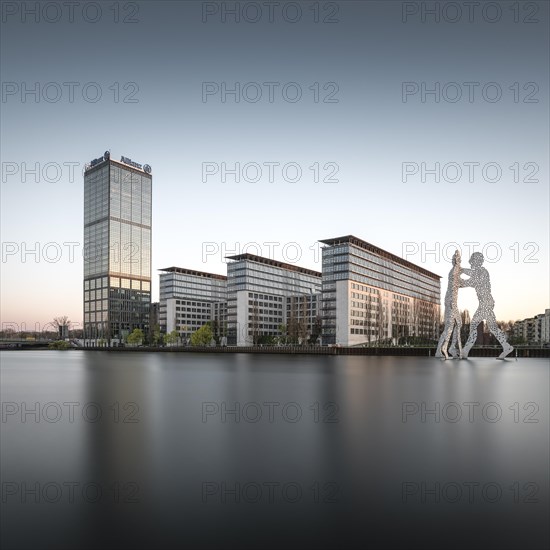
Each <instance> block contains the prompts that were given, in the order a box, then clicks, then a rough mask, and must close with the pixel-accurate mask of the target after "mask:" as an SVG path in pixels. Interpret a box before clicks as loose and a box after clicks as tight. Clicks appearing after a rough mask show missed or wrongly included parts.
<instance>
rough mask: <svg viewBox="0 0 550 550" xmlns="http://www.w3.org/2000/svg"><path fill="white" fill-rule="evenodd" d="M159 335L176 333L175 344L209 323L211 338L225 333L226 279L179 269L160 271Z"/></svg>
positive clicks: (169, 268) (172, 268)
mask: <svg viewBox="0 0 550 550" xmlns="http://www.w3.org/2000/svg"><path fill="white" fill-rule="evenodd" d="M160 271H162V273H161V275H160V296H159V298H160V310H159V323H160V329H161V332H163V333H165V334H168V333H170V332H172V331H174V330H176V331H177V332H178V335H179V338H180V340H179V343H187V342H188V340H189V338H190V337H191V334H193V332H195V331H197V330H198V329H199V328H200V327H202V326H203V325H204V324H206V323H207V322H210V324H211V326H212V331H213V333H214V336H215V337H217V338H222V337H224V336H226V334H227V277H226V276H225V275H217V274H215V273H206V272H204V271H197V270H194V269H186V268H183V267H167V268H165V269H161V270H160Z"/></svg>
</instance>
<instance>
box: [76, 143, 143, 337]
mask: <svg viewBox="0 0 550 550" xmlns="http://www.w3.org/2000/svg"><path fill="white" fill-rule="evenodd" d="M151 190H152V176H151V167H150V166H149V165H147V164H145V165H141V164H138V163H137V162H134V161H132V160H131V159H129V158H127V157H121V159H120V161H117V160H114V159H112V158H111V155H110V153H109V152H108V151H107V152H106V153H105V154H104V155H103V156H102V157H99V158H97V159H95V160H93V161H91V162H90V163H89V164H87V165H86V168H85V172H84V289H83V290H84V339H85V341H86V344H87V345H93V344H97V343H98V341H100V340H103V341H105V342H106V343H110V344H116V343H119V342H122V341H124V339H125V337H126V336H128V334H129V333H130V332H132V330H133V329H135V328H140V329H141V330H143V332H144V334H147V333H148V329H149V306H150V303H151V194H152V193H151Z"/></svg>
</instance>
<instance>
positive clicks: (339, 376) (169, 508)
mask: <svg viewBox="0 0 550 550" xmlns="http://www.w3.org/2000/svg"><path fill="white" fill-rule="evenodd" d="M548 382H549V376H548V363H547V361H545V360H536V359H531V360H527V359H524V360H520V361H517V362H516V361H496V360H492V359H470V360H468V361H454V362H451V361H448V362H439V361H437V360H435V359H431V358H420V357H418V358H406V357H313V356H304V357H300V356H269V355H207V354H176V353H162V354H154V353H153V354H146V353H116V354H114V353H113V354H109V353H106V352H65V353H64V352H32V351H29V352H26V351H25V352H2V403H3V405H5V404H6V403H15V404H19V407H20V408H22V407H23V405H24V406H26V407H27V408H31V405H30V404H35V403H39V404H40V410H41V411H43V410H44V405H45V404H48V403H59V404H61V405H62V411H63V413H64V414H63V416H62V417H61V418H60V419H59V421H57V422H49V421H47V420H44V419H43V418H42V416H41V414H42V412H41V413H40V415H39V421H35V420H36V418H35V417H34V416H32V414H30V415H29V414H27V416H26V417H25V420H26V422H22V418H21V414H20V413H14V414H9V415H8V416H6V417H4V418H3V422H2V436H1V438H2V441H1V442H2V446H1V458H2V481H3V485H2V489H3V507H2V508H3V509H2V529H1V531H2V543H3V548H29V547H34V548H97V547H106V548H126V547H132V548H142V547H150V546H153V545H155V546H157V547H162V548H172V547H174V548H180V547H182V546H185V545H187V546H189V547H193V548H196V547H204V548H220V547H226V548H234V547H238V548H258V547H262V548H280V547H282V546H287V547H293V548H295V547H300V548H310V547H311V548H325V547H326V548H329V547H330V548H331V547H335V546H342V545H344V546H353V544H352V542H353V541H357V545H358V546H359V545H361V547H363V546H364V545H366V544H370V545H371V546H373V547H385V548H400V547H402V548H416V547H418V548H440V547H443V546H444V547H447V548H463V547H465V546H468V547H474V548H478V547H484V548H503V547H506V548H539V547H544V546H548V542H549V541H548V530H547V527H546V522H547V515H548V512H549V508H548V460H549V456H548V392H549V389H548V388H549V385H548ZM64 403H73V408H74V413H75V415H74V418H73V421H72V422H71V421H70V418H69V416H68V415H67V412H66V411H67V410H68V409H67V406H66V405H63V404H64ZM75 403H78V405H74V404H75ZM529 403H532V404H535V405H536V406H537V407H538V410H535V409H534V408H533V405H529ZM32 406H33V407H34V405H32ZM404 407H405V408H404ZM3 410H4V409H3ZM6 410H7V411H8V412H9V411H12V409H9V408H8V409H6ZM49 410H50V412H52V411H54V409H52V408H51V405H50V409H49ZM499 410H500V414H501V418H500V419H498V420H495V415H496V414H497V413H498V412H499ZM97 411H101V416H100V417H97ZM404 411H405V413H406V414H405V416H404ZM27 412H28V411H27ZM459 413H460V416H459ZM471 415H473V416H471ZM96 417H97V418H96ZM533 420H538V422H534V421H533ZM51 482H56V483H57V484H58V485H59V486H60V487H62V488H63V489H66V486H65V485H63V484H64V483H65V484H69V485H70V484H72V487H74V491H75V492H74V495H73V498H72V500H71V499H69V498H68V493H67V492H64V493H63V495H62V497H61V498H60V499H59V500H58V501H55V502H48V498H49V500H50V501H51V500H53V496H52V495H53V493H46V494H45V495H44V494H43V489H44V487H45V486H46V484H48V483H51ZM6 483H7V485H6ZM23 483H25V484H26V485H25V487H23ZM36 484H38V488H39V498H38V499H36V498H35V496H33V494H32V491H31V492H30V493H29V489H33V488H36ZM97 488H99V490H100V491H101V497H100V498H96V497H97V492H95V491H96V489H97ZM23 489H24V490H23ZM54 489H55V487H54V486H50V489H49V490H54ZM83 489H85V492H84V493H83V492H82V491H83ZM498 490H500V492H501V495H500V498H499V499H498V500H495V499H496V496H497V495H498ZM24 491H26V495H24V496H23V498H22V497H21V494H22V493H24ZM460 492H461V494H460ZM535 493H536V494H535ZM44 497H46V498H44ZM94 499H95V500H97V501H94ZM530 500H535V501H533V502H530ZM436 501H439V502H436ZM473 518H478V519H475V520H474V519H473ZM479 518H482V519H479ZM450 533H452V536H450Z"/></svg>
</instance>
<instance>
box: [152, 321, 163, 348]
mask: <svg viewBox="0 0 550 550" xmlns="http://www.w3.org/2000/svg"><path fill="white" fill-rule="evenodd" d="M161 341H162V337H161V334H160V325H159V324H158V323H155V324H154V325H153V326H152V327H151V343H152V344H153V345H154V346H158V345H159V344H160V342H161Z"/></svg>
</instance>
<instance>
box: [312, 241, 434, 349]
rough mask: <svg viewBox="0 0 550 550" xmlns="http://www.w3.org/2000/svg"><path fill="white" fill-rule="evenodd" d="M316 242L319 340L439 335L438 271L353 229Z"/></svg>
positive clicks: (384, 340) (394, 340)
mask: <svg viewBox="0 0 550 550" xmlns="http://www.w3.org/2000/svg"><path fill="white" fill-rule="evenodd" d="M320 242H321V243H323V244H324V245H326V246H325V247H323V249H322V258H323V263H322V273H323V280H322V301H323V309H322V312H323V344H328V345H342V346H354V345H368V344H370V343H374V342H377V343H384V344H390V343H394V344H397V343H404V342H406V341H407V340H409V341H410V339H411V338H417V341H418V340H420V339H423V340H436V339H437V338H438V330H439V319H440V305H439V304H440V291H441V282H440V279H441V277H440V276H439V275H436V274H435V273H431V272H430V271H428V270H426V269H424V268H422V267H419V266H417V265H415V264H413V263H411V262H409V261H407V260H404V259H403V258H400V257H399V256H395V255H394V254H391V253H389V252H386V251H385V250H382V249H381V248H379V247H377V246H374V245H372V244H370V243H368V242H366V241H363V240H361V239H358V238H357V237H354V236H353V235H348V236H344V237H338V238H334V239H325V240H322V241H320Z"/></svg>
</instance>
